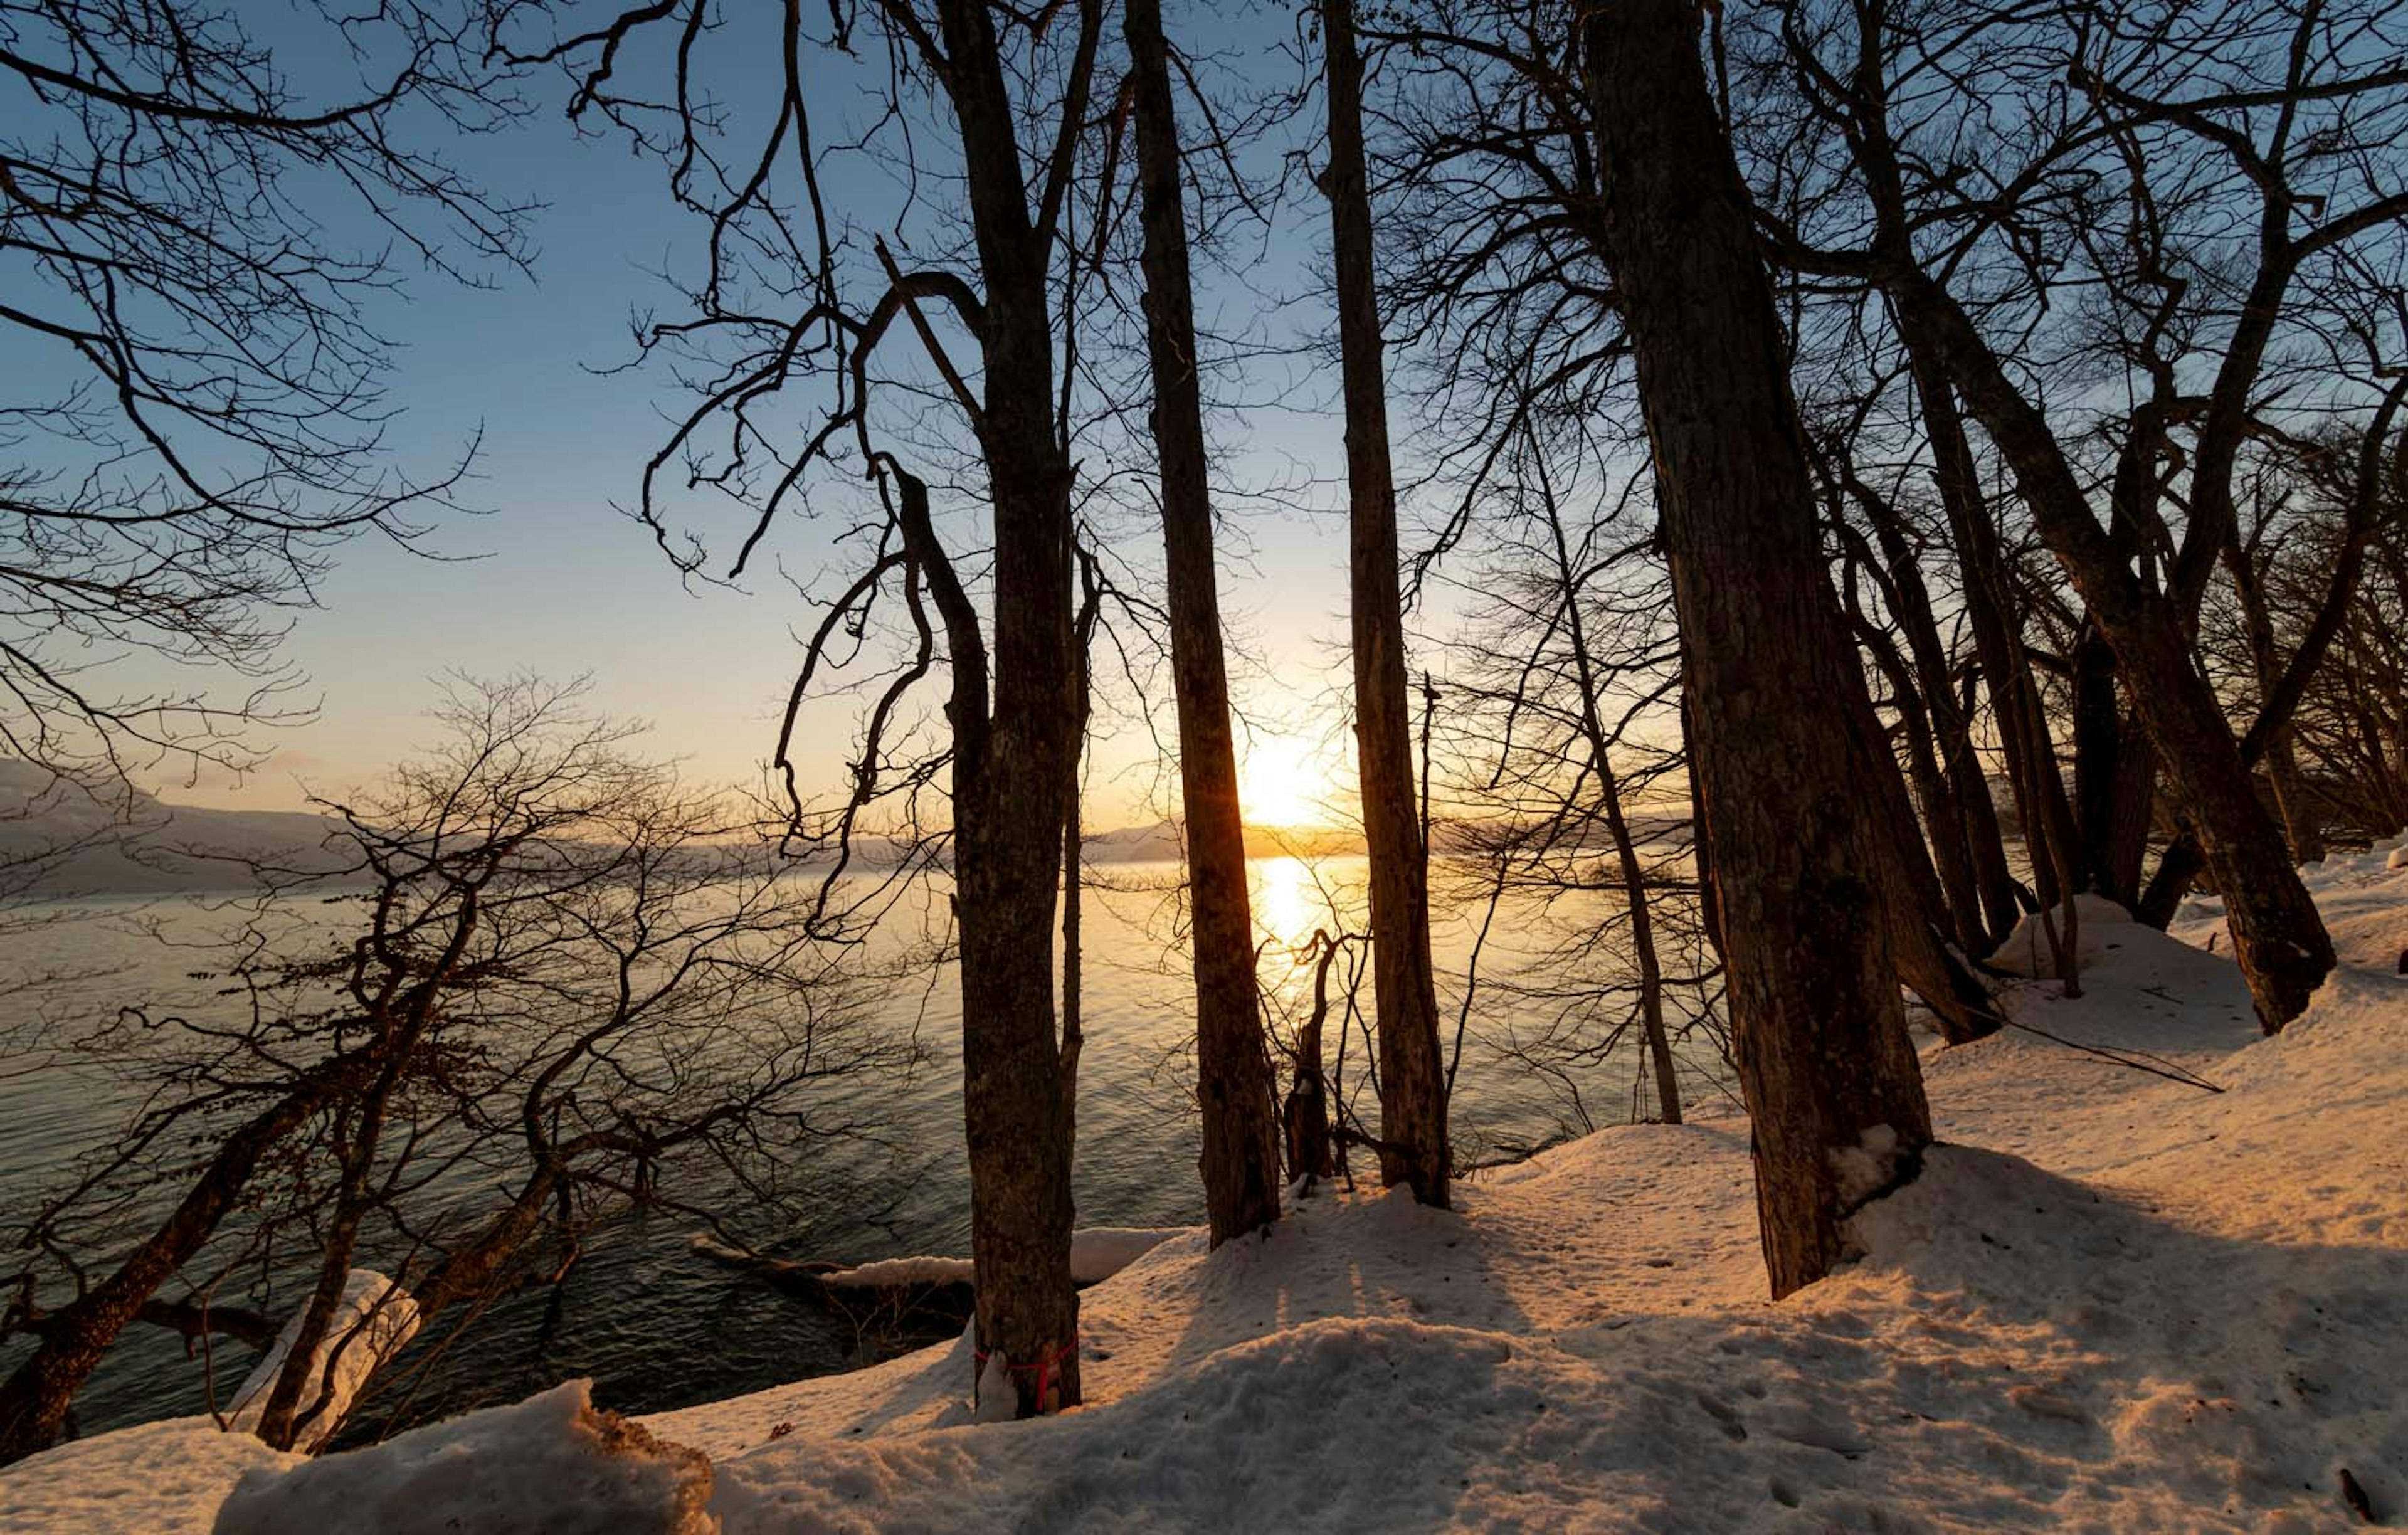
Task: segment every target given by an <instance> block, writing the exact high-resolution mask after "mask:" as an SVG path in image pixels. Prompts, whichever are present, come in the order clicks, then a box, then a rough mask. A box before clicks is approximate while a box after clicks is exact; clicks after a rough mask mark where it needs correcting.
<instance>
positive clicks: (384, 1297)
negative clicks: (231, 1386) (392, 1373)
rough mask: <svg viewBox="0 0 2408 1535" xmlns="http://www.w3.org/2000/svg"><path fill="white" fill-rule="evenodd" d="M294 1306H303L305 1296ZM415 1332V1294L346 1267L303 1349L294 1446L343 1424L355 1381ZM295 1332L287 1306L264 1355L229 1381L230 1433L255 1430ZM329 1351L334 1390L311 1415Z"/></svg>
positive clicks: (310, 1445)
mask: <svg viewBox="0 0 2408 1535" xmlns="http://www.w3.org/2000/svg"><path fill="white" fill-rule="evenodd" d="M302 1309H303V1310H306V1309H307V1303H306V1302H305V1303H304V1306H303V1308H302ZM417 1332H418V1302H417V1301H415V1300H413V1299H411V1298H409V1294H408V1293H407V1292H405V1291H404V1290H402V1288H401V1287H400V1286H399V1285H396V1284H394V1282H393V1281H392V1280H390V1279H387V1278H386V1277H385V1276H384V1275H382V1274H380V1273H378V1272H376V1271H375V1270H369V1269H354V1270H351V1273H350V1274H349V1275H347V1276H346V1277H345V1279H344V1281H343V1296H342V1298H341V1299H340V1300H339V1301H337V1303H336V1306H335V1315H334V1319H333V1320H332V1321H330V1322H329V1323H328V1324H327V1326H326V1335H325V1336H324V1337H323V1338H321V1339H320V1340H319V1341H318V1346H317V1348H316V1349H315V1350H314V1351H313V1352H312V1353H311V1355H310V1356H309V1382H308V1385H307V1386H306V1387H304V1389H303V1391H302V1394H301V1400H300V1402H299V1404H298V1405H297V1406H296V1407H295V1408H294V1413H295V1414H296V1421H298V1422H299V1423H300V1424H301V1425H302V1428H301V1432H300V1435H299V1437H298V1438H297V1439H296V1440H295V1441H294V1448H296V1449H299V1450H303V1451H306V1452H314V1451H316V1450H317V1449H319V1448H320V1447H321V1446H322V1445H323V1444H324V1443H325V1442H326V1441H328V1440H329V1439H332V1438H333V1437H334V1436H335V1430H337V1428H340V1427H342V1426H343V1418H344V1416H345V1415H346V1414H348V1413H350V1412H351V1402H352V1399H354V1398H356V1397H357V1396H358V1395H359V1392H360V1387H361V1386H362V1385H364V1384H366V1382H367V1379H368V1377H369V1376H371V1375H373V1374H374V1373H376V1370H377V1368H378V1367H379V1366H380V1365H382V1364H383V1363H384V1361H386V1360H387V1359H390V1358H392V1357H393V1356H394V1355H395V1354H398V1353H399V1352H401V1346H402V1345H403V1344H404V1343H407V1342H409V1340H410V1339H411V1338H412V1337H414V1336H416V1334H417ZM300 1335H301V1312H300V1311H295V1312H294V1314H293V1320H291V1321H290V1322H287V1323H285V1324H284V1330H283V1331H281V1332H279V1333H278V1334H277V1335H276V1341H275V1342H274V1343H272V1344H270V1345H269V1346H268V1350H267V1352H266V1354H265V1355H264V1356H261V1358H260V1361H259V1363H258V1364H256V1365H254V1366H252V1367H251V1373H250V1374H249V1375H246V1376H244V1377H243V1382H242V1384H240V1385H239V1386H237V1387H236V1388H235V1393H234V1398H233V1406H232V1407H231V1408H230V1409H229V1411H228V1413H227V1423H228V1426H229V1427H232V1428H233V1429H234V1430H235V1431H236V1432H237V1433H245V1434H249V1433H256V1432H258V1430H259V1420H260V1418H261V1417H262V1416H263V1415H264V1414H265V1413H266V1411H267V1399H268V1397H269V1396H270V1395H272V1394H273V1393H274V1392H275V1390H276V1378H277V1376H279V1375H280V1374H282V1373H283V1371H284V1361H285V1360H286V1359H288V1358H290V1357H292V1355H293V1344H294V1340H296V1339H298V1338H299V1337H300ZM330 1357H331V1358H332V1359H333V1360H334V1365H335V1369H334V1380H333V1383H332V1384H333V1385H334V1390H333V1393H332V1394H331V1395H329V1396H328V1397H327V1399H326V1404H325V1406H324V1407H323V1408H321V1409H320V1410H319V1411H318V1412H317V1413H315V1414H314V1415H312V1414H311V1413H310V1409H311V1408H312V1407H313V1406H315V1405H316V1403H317V1400H318V1397H319V1394H320V1393H321V1392H322V1391H323V1390H324V1388H325V1384H326V1364H327V1361H328V1359H329V1358H330Z"/></svg>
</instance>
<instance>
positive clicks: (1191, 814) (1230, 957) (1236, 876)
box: [1123, 0, 1280, 1246]
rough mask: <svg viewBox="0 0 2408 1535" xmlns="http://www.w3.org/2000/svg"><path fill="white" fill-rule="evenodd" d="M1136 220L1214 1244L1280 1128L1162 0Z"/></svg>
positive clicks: (1150, 31)
mask: <svg viewBox="0 0 2408 1535" xmlns="http://www.w3.org/2000/svg"><path fill="white" fill-rule="evenodd" d="M1123 18H1124V26H1125V31H1126V34H1127V38H1128V50H1129V60H1130V65H1131V68H1130V79H1131V83H1132V86H1133V93H1132V96H1133V99H1132V107H1133V109H1134V116H1135V119H1136V126H1137V165H1138V188H1139V194H1140V203H1141V207H1140V222H1142V224H1143V225H1144V229H1145V252H1144V265H1145V316H1146V328H1145V337H1146V351H1147V354H1148V356H1149V358H1150V359H1151V361H1152V363H1153V366H1154V418H1153V419H1154V451H1155V452H1156V453H1157V454H1158V455H1159V456H1160V458H1161V461H1162V538H1163V550H1164V555H1165V565H1166V567H1167V573H1168V586H1169V606H1170V669H1171V678H1172V682H1173V685H1174V691H1175V692H1176V694H1177V696H1178V708H1179V787H1180V799H1181V804H1182V807H1183V809H1184V810H1185V811H1186V816H1187V888H1188V895H1189V899H1190V900H1191V902H1192V903H1193V906H1194V911H1195V922H1194V929H1193V934H1192V940H1193V941H1194V943H1195V945H1196V1067H1197V1097H1198V1099H1199V1100H1200V1101H1201V1103H1202V1105H1203V1111H1204V1155H1203V1171H1204V1208H1205V1212H1206V1214H1207V1216H1208V1218H1209V1220H1210V1224H1211V1240H1212V1243H1213V1245H1215V1246H1218V1245H1219V1244H1221V1243H1222V1242H1224V1241H1227V1240H1228V1239H1230V1238H1231V1237H1236V1236H1242V1235H1244V1234H1245V1233H1246V1232H1249V1231H1252V1230H1254V1229H1255V1228H1256V1227H1265V1226H1269V1224H1270V1223H1271V1222H1273V1221H1276V1220H1278V1219H1279V1212H1280V1211H1279V1126H1278V1123H1277V1118H1276V1115H1275V1112H1274V1110H1273V1108H1272V1099H1273V1096H1274V1095H1273V1089H1272V1083H1271V1069H1270V1056H1269V1054H1268V1053H1267V1052H1266V1051H1265V1049H1264V1048H1263V1033H1262V1013H1261V1011H1260V1008H1259V1007H1258V1005H1257V1002H1256V998H1255V995H1254V914H1253V912H1252V911H1250V910H1249V908H1248V904H1247V899H1246V828H1245V821H1244V818H1243V816H1242V814H1241V813H1240V808H1239V804H1238V753H1237V749H1236V744H1235V742H1234V740H1233V739H1232V738H1231V735H1230V731H1229V683H1228V677H1227V674H1226V667H1225V665H1224V661H1223V656H1222V645H1221V610H1220V598H1219V595H1218V593H1217V592H1216V590H1215V588H1216V585H1217V582H1218V580H1219V574H1220V573H1219V569H1218V567H1217V566H1216V564H1215V562H1214V560H1213V557H1212V502H1211V494H1210V492H1209V490H1208V489H1207V485H1206V478H1205V462H1204V404H1203V398H1202V395H1201V392H1200V388H1199V383H1198V380H1197V369H1196V312H1195V296H1194V294H1193V291H1192V289H1191V288H1190V286H1189V277H1188V267H1187V215H1186V209H1185V208H1184V206H1183V194H1182V192H1181V188H1180V171H1179V126H1178V119H1177V117H1176V115H1175V113H1174V110H1173V108H1172V106H1171V97H1170V66H1169V61H1168V45H1167V44H1166V43H1165V42H1164V40H1163V36H1162V9H1161V7H1160V5H1159V4H1158V0H1128V6H1127V8H1126V9H1125V11H1124V12H1123Z"/></svg>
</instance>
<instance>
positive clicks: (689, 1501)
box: [216, 1381, 720, 1535]
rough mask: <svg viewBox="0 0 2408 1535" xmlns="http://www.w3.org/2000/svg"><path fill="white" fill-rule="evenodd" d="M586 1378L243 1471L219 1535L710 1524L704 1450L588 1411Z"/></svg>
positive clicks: (571, 1530)
mask: <svg viewBox="0 0 2408 1535" xmlns="http://www.w3.org/2000/svg"><path fill="white" fill-rule="evenodd" d="M592 1384H593V1383H592V1382H590V1381H570V1382H568V1383H567V1384H563V1385H557V1386H554V1387H553V1388H552V1389H551V1390H549V1391H545V1392H541V1393H539V1394H538V1395H536V1396H533V1397H529V1398H528V1399H526V1400H524V1401H523V1402H519V1403H517V1404H515V1405H513V1406H509V1407H490V1408H487V1409H485V1410H484V1411H483V1412H480V1413H468V1414H466V1416H464V1417H457V1418H453V1419H452V1420H450V1421H449V1422H446V1423H438V1424H435V1425H432V1426H431V1427H424V1428H419V1429H415V1430H413V1431H411V1432H409V1433H407V1434H403V1435H401V1436H400V1437H399V1438H397V1439H392V1440H388V1441H386V1442H384V1443H382V1444H379V1445H375V1446H373V1447H371V1448H368V1449H365V1450H354V1451H351V1453H349V1454H347V1455H335V1456H325V1457H324V1458H322V1459H319V1460H312V1461H308V1462H305V1463H303V1464H301V1465H300V1466H298V1467H296V1468H294V1469H293V1470H286V1471H280V1472H279V1471H275V1470H251V1471H248V1472H246V1473H245V1474H244V1475H243V1478H242V1480H241V1481H240V1482H239V1483H237V1484H236V1486H235V1489H234V1491H233V1493H232V1494H231V1495H229V1496H228V1497H227V1498H226V1499H225V1507H224V1509H223V1510H222V1512H221V1513H219V1515H218V1522H217V1530H216V1535H324V1532H325V1531H329V1530H338V1529H340V1530H361V1531H374V1532H375V1535H716V1532H717V1531H718V1530H719V1528H720V1521H719V1519H718V1517H717V1516H716V1515H715V1514H712V1513H708V1512H706V1508H705V1505H706V1504H707V1503H708V1501H709V1500H710V1490H711V1469H710V1461H709V1460H708V1459H707V1458H705V1457H704V1456H702V1455H701V1454H699V1453H698V1452H696V1451H694V1450H689V1449H684V1448H682V1447H680V1446H677V1445H673V1444H666V1443H663V1442H661V1441H659V1440H657V1439H654V1438H653V1437H652V1434H650V1433H649V1432H647V1431H646V1430H645V1429H644V1428H643V1427H640V1426H639V1425H638V1424H635V1423H632V1422H629V1421H628V1420H626V1419H624V1418H621V1417H620V1416H618V1414H616V1413H599V1412H596V1411H595V1409H594V1405H593V1403H592V1401H591V1400H590V1399H589V1396H588V1393H589V1388H590V1387H591V1385H592Z"/></svg>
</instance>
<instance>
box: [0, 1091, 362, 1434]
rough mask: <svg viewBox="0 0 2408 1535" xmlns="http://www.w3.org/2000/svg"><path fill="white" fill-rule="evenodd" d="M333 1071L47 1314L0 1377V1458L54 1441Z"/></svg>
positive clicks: (251, 1127) (287, 1102) (224, 1154)
mask: <svg viewBox="0 0 2408 1535" xmlns="http://www.w3.org/2000/svg"><path fill="white" fill-rule="evenodd" d="M336 1085H337V1082H336V1078H335V1075H334V1074H333V1073H332V1072H329V1071H324V1070H321V1071H318V1072H313V1073H311V1075H310V1076H309V1077H308V1078H307V1079H305V1080H304V1082H303V1083H302V1084H301V1085H300V1086H299V1087H297V1088H296V1089H295V1090H294V1091H293V1092H291V1093H289V1094H287V1095H286V1096H285V1097H282V1098H280V1099H279V1100H278V1101H277V1102H275V1103H274V1104H271V1105H270V1106H269V1107H268V1108H266V1109H265V1110H264V1111H262V1112H260V1113H259V1114H257V1115H255V1116H254V1117H253V1118H252V1119H251V1120H250V1121H249V1122H248V1123H247V1124H245V1125H243V1126H241V1127H240V1128H239V1129H237V1130H236V1131H235V1132H234V1133H233V1134H231V1135H229V1136H227V1137H226V1138H225V1140H222V1141H221V1142H220V1143H219V1145H218V1149H217V1151H216V1153H215V1155H212V1156H211V1157H210V1158H209V1160H208V1164H207V1165H206V1166H204V1167H203V1168H202V1169H201V1171H200V1173H199V1175H198V1176H197V1177H195V1178H194V1179H193V1184H192V1186H191V1187H190V1188H189V1189H187V1190H186V1191H185V1193H184V1197H183V1198H182V1199H180V1200H179V1201H178V1202H177V1204H176V1207H175V1209H173V1210H171V1211H169V1212H167V1214H166V1216H165V1218H163V1219H162V1220H161V1221H160V1223H159V1225H158V1226H157V1227H155V1228H153V1229H152V1231H151V1233H150V1236H149V1237H147V1238H145V1239H144V1240H143V1241H142V1242H141V1243H140V1244H139V1245H138V1246H136V1248H135V1249H134V1251H133V1252H132V1253H130V1254H128V1255H126V1257H125V1259H124V1261H123V1262H122V1263H120V1264H119V1265H118V1267H117V1270H116V1271H115V1272H114V1273H112V1274H110V1275H109V1276H108V1278H107V1279H105V1280H103V1281H101V1282H100V1283H99V1284H95V1285H93V1287H92V1288H91V1289H89V1290H87V1291H85V1292H84V1293H83V1294H82V1295H81V1296H79V1297H78V1298H76V1299H75V1300H74V1301H73V1302H71V1303H70V1304H68V1305H65V1306H62V1307H61V1308H59V1310H58V1311H57V1312H56V1313H52V1314H51V1315H50V1316H47V1317H45V1318H43V1321H42V1327H41V1341H40V1342H39V1343H38V1344H36V1347H35V1349H34V1352H33V1353H32V1354H30V1355H28V1356H26V1357H25V1358H24V1359H23V1361H22V1362H21V1363H20V1364H19V1365H18V1366H17V1368H16V1369H15V1370H12V1371H10V1373H9V1376H8V1379H7V1383H6V1384H0V1466H5V1465H7V1464H8V1463H9V1462H11V1461H15V1460H22V1459H23V1458H24V1457H25V1456H29V1455H32V1454H34V1453H35V1452H36V1451H38V1450H44V1449H48V1448H49V1447H50V1442H51V1441H52V1440H54V1439H56V1438H57V1437H58V1432H59V1429H60V1427H62V1426H63V1425H65V1422H66V1418H67V1413H68V1410H69V1409H70V1408H71V1407H73V1406H74V1404H75V1394H76V1392H77V1391H78V1390H79V1388H80V1387H81V1386H82V1385H83V1383H84V1382H85V1381H86V1380H88V1379H90V1378H91V1375H92V1372H93V1370H95V1369H97V1368H98V1367H99V1364H100V1359H101V1356H102V1355H104V1354H106V1353H107V1352H108V1346H109V1345H110V1344H111V1343H113V1342H115V1341H117V1335H118V1334H119V1333H121V1332H122V1331H124V1330H125V1327H126V1324H128V1323H129V1322H132V1321H133V1320H134V1319H135V1317H136V1315H137V1314H138V1313H140V1312H141V1310H142V1307H143V1305H144V1303H145V1302H147V1301H149V1300H150V1297H151V1296H152V1295H153V1294H154V1293H155V1292H156V1291H157V1290H158V1288H159V1286H160V1285H162V1284H165V1283H166V1282H167V1277H168V1276H169V1275H170V1274H173V1273H174V1272H175V1271H176V1270H178V1269H179V1268H180V1267H181V1266H182V1265H183V1263H184V1262H185V1260H186V1259H188V1258H190V1257H191V1256H192V1255H193V1254H195V1253H197V1252H199V1251H200V1250H201V1247H202V1245H203V1244H204V1243H205V1242H207V1241H208V1240H209V1237H210V1236H211V1234H212V1233H214V1232H215V1231H216V1230H217V1227H218V1223H219V1222H220V1221H222V1220H223V1219H224V1218H225V1216H226V1214H227V1212H229V1211H231V1210H233V1209H234V1208H235V1205H236V1201H238V1200H239V1199H240V1198H241V1197H242V1194H243V1191H244V1188H245V1187H246V1186H247V1185H248V1184H250V1182H251V1174H252V1173H253V1172H255V1171H256V1170H257V1169H258V1168H259V1163H260V1159H261V1158H262V1157H264V1156H265V1155H267V1153H268V1152H269V1150H271V1149H272V1148H273V1147H274V1146H275V1145H276V1144H277V1142H279V1141H280V1140H283V1139H284V1138H285V1137H286V1136H288V1135H290V1134H292V1133H293V1131H294V1129H296V1128H297V1127H299V1126H300V1125H301V1124H302V1122H303V1121H305V1120H307V1119H308V1117H309V1116H310V1115H311V1114H313V1113H316V1112H318V1111H319V1110H320V1109H322V1108H323V1107H324V1106H325V1104H326V1102H327V1100H328V1099H329V1098H331V1097H333V1096H334V1093H335V1089H336Z"/></svg>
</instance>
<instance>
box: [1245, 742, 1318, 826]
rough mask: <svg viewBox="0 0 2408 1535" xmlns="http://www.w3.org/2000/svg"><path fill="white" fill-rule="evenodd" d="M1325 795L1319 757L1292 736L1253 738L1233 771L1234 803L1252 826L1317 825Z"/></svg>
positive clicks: (1310, 748) (1309, 747)
mask: <svg viewBox="0 0 2408 1535" xmlns="http://www.w3.org/2000/svg"><path fill="white" fill-rule="evenodd" d="M1328 797H1329V774H1328V770H1327V768H1326V766H1325V765H1324V764H1323V762H1322V761H1321V758H1320V754H1319V753H1316V752H1315V751H1314V750H1313V749H1312V747H1311V746H1309V745H1307V744H1306V743H1305V742H1303V741H1300V740H1297V739H1296V738H1295V737H1293V736H1271V735H1258V736H1255V737H1254V739H1252V740H1251V741H1249V742H1248V743H1247V745H1246V754H1245V760H1244V761H1243V762H1241V763H1240V764H1239V767H1238V800H1239V805H1240V809H1241V810H1242V811H1243V812H1244V814H1245V817H1246V823H1247V825H1255V826H1306V825H1319V824H1320V822H1321V821H1322V819H1323V811H1322V804H1323V802H1324V801H1325V800H1326V799H1327V798H1328Z"/></svg>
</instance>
